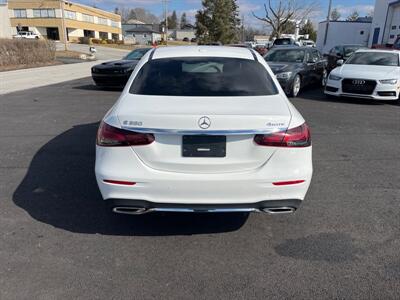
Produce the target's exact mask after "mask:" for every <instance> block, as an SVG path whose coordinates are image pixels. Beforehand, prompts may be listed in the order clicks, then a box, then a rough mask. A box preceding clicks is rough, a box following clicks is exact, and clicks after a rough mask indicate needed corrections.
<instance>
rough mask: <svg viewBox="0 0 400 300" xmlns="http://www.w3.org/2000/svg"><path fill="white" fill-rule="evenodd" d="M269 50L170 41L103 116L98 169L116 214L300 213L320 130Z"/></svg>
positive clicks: (152, 55) (142, 65)
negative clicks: (285, 87) (293, 99)
mask: <svg viewBox="0 0 400 300" xmlns="http://www.w3.org/2000/svg"><path fill="white" fill-rule="evenodd" d="M278 85H279V83H278V81H277V80H276V78H274V75H273V73H272V72H271V69H270V68H269V67H268V65H267V63H266V62H265V61H264V60H263V58H262V57H261V56H260V55H259V54H258V53H255V52H252V51H250V50H249V49H245V48H233V47H223V46H221V47H213V46H200V47H198V46H196V47H162V48H156V49H154V50H152V51H151V52H150V53H147V54H146V55H145V56H144V57H143V58H142V59H141V61H140V62H139V64H138V65H137V67H136V69H135V72H134V73H133V74H132V76H131V78H130V79H129V81H128V83H127V88H126V89H124V91H123V92H122V94H121V96H120V98H119V100H118V101H117V103H116V104H115V105H114V106H113V107H112V108H111V110H110V111H109V112H108V113H107V115H106V116H105V117H104V118H103V120H102V122H101V124H100V127H99V130H98V134H97V146H96V164H95V165H96V166H95V173H96V179H97V183H98V186H99V188H100V191H101V194H102V197H103V199H104V200H105V202H106V203H108V204H109V205H110V206H111V208H112V210H113V211H114V212H116V213H123V214H143V213H146V212H151V211H164V212H173V211H178V212H252V211H263V212H266V213H271V214H278V213H279V214H280V213H291V212H294V211H295V210H296V209H297V208H298V207H299V206H300V204H301V203H302V200H303V199H304V197H305V195H306V192H307V190H308V188H309V185H310V181H311V176H312V158H311V152H312V149H311V147H312V146H311V138H310V131H309V128H308V126H307V124H306V123H305V121H304V119H303V117H302V116H301V115H300V113H299V112H298V111H297V110H296V109H295V108H294V106H293V105H291V104H290V102H289V100H288V99H287V97H286V96H285V94H284V93H283V92H282V91H281V89H279V88H278Z"/></svg>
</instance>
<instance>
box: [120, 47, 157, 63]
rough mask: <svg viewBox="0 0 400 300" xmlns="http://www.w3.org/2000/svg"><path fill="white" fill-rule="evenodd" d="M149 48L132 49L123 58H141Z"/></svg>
mask: <svg viewBox="0 0 400 300" xmlns="http://www.w3.org/2000/svg"><path fill="white" fill-rule="evenodd" d="M150 49H151V48H141V49H136V50H133V51H132V52H131V53H129V54H128V55H127V56H125V57H124V59H127V60H139V59H141V58H142V57H143V56H144V55H145V54H146V53H147V51H149V50H150Z"/></svg>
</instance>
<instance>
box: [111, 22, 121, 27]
mask: <svg viewBox="0 0 400 300" xmlns="http://www.w3.org/2000/svg"><path fill="white" fill-rule="evenodd" d="M111 26H112V27H117V28H118V27H119V22H115V21H111Z"/></svg>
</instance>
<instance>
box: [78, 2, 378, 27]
mask: <svg viewBox="0 0 400 300" xmlns="http://www.w3.org/2000/svg"><path fill="white" fill-rule="evenodd" d="M272 1H276V0H272ZM299 1H303V2H309V3H310V2H317V3H319V9H318V11H316V12H315V13H314V15H313V21H314V22H318V21H321V20H323V19H324V18H326V15H327V11H328V0H319V1H316V0H299ZM75 2H80V3H83V4H86V5H90V6H93V5H96V6H97V7H99V8H102V9H105V10H109V11H112V10H113V9H114V8H115V7H116V6H124V7H126V8H130V7H132V8H134V7H143V8H145V9H147V10H149V11H151V12H152V13H154V14H155V15H157V16H161V15H162V11H163V6H162V0H75ZM237 2H238V4H239V7H240V12H241V14H242V15H244V16H245V23H250V24H252V25H253V24H254V25H256V24H257V22H258V21H257V20H255V19H254V17H252V15H251V12H253V11H254V13H255V14H257V15H262V14H263V12H264V8H263V4H264V3H266V2H267V0H238V1H237ZM374 3H375V1H374V0H333V7H337V8H338V10H339V11H340V13H341V14H342V17H346V16H347V15H349V14H350V13H351V12H353V11H354V10H357V11H358V12H359V13H360V16H364V15H367V14H368V13H369V12H371V11H372V10H373V9H374ZM200 7H201V0H169V1H168V8H169V10H170V11H173V10H176V11H177V13H178V14H179V15H180V14H181V13H182V12H186V14H187V15H188V16H190V17H193V16H194V15H195V13H196V11H197V9H199V8H200Z"/></svg>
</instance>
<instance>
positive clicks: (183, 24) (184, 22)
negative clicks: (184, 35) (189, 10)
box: [180, 13, 188, 29]
mask: <svg viewBox="0 0 400 300" xmlns="http://www.w3.org/2000/svg"><path fill="white" fill-rule="evenodd" d="M187 24H188V22H187V19H186V13H183V14H182V15H181V22H180V27H181V29H184V28H185V27H186V25H187Z"/></svg>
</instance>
